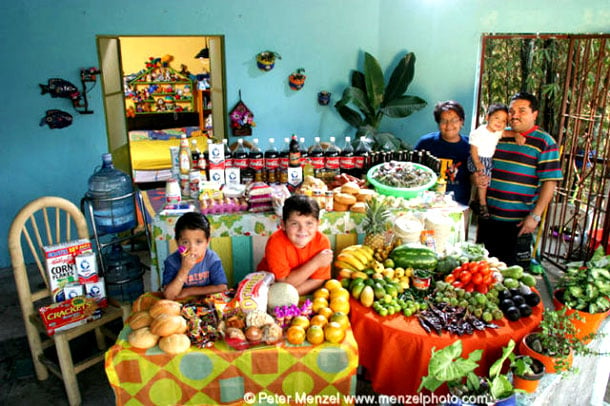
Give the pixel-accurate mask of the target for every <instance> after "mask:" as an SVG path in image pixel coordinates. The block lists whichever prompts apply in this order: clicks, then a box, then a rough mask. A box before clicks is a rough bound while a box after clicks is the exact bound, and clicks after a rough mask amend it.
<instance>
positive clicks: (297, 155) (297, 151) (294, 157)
mask: <svg viewBox="0 0 610 406" xmlns="http://www.w3.org/2000/svg"><path fill="white" fill-rule="evenodd" d="M288 166H290V167H292V168H298V167H300V166H301V148H300V147H299V139H298V138H297V136H296V135H294V134H293V135H292V139H291V140H290V146H289V149H288Z"/></svg>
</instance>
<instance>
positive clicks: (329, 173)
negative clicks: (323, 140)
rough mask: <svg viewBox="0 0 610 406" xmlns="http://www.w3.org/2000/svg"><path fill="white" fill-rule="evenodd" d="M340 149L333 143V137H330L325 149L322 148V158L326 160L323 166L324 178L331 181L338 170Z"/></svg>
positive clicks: (337, 173)
mask: <svg viewBox="0 0 610 406" xmlns="http://www.w3.org/2000/svg"><path fill="white" fill-rule="evenodd" d="M340 154H341V149H340V148H339V147H338V146H337V145H336V144H335V137H330V142H329V144H328V147H327V148H326V150H324V158H326V162H325V164H324V167H325V169H326V171H325V172H326V174H325V176H326V180H327V181H328V182H330V181H332V180H333V179H334V177H335V176H337V175H339V174H340V172H339V170H340V163H339V162H340V157H339V155H340Z"/></svg>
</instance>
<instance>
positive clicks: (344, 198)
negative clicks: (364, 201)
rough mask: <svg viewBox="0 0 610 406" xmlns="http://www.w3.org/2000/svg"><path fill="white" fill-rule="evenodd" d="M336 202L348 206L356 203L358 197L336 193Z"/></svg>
mask: <svg viewBox="0 0 610 406" xmlns="http://www.w3.org/2000/svg"><path fill="white" fill-rule="evenodd" d="M335 202H336V203H339V204H343V205H346V206H351V205H352V204H354V203H356V196H354V195H350V194H349V193H335Z"/></svg>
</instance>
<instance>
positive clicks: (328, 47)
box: [0, 0, 610, 267]
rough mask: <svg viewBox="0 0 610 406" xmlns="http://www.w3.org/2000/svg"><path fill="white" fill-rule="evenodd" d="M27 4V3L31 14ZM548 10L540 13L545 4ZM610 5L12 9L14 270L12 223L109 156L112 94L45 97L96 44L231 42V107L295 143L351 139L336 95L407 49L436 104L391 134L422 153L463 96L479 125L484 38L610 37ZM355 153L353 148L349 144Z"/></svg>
mask: <svg viewBox="0 0 610 406" xmlns="http://www.w3.org/2000/svg"><path fill="white" fill-rule="evenodd" d="M20 3H21V4H20ZM531 4H535V6H531ZM609 21H610V4H608V2H607V0H583V1H567V0H559V1H558V0H538V1H536V2H532V1H523V0H513V1H509V2H508V1H502V2H501V1H492V0H462V1H459V2H457V1H455V0H418V1H415V0H400V1H399V0H332V1H329V0H325V1H323V0H310V1H307V2H302V1H295V0H267V1H263V0H230V1H226V0H205V1H204V0H182V1H180V2H171V1H166V0H165V1H160V0H146V1H131V2H125V1H119V0H106V1H103V2H100V1H91V0H83V1H79V2H75V1H69V0H57V1H53V2H50V1H41V0H32V1H29V2H3V4H2V5H0V38H2V40H1V41H0V54H1V55H2V60H3V63H2V64H1V65H0V73H1V74H0V77H1V78H2V79H3V83H4V86H3V92H2V93H3V95H4V97H5V101H4V103H2V104H1V105H0V123H1V124H0V137H1V140H2V149H1V150H0V151H1V152H0V154H1V156H2V169H1V173H0V213H2V214H1V217H0V267H7V266H9V265H10V260H9V257H8V249H7V234H8V229H9V227H10V223H11V220H12V218H13V217H14V216H15V214H16V213H17V211H18V210H19V209H20V208H21V207H22V206H23V205H24V204H25V203H27V202H28V201H30V200H32V199H34V198H36V197H38V196H43V195H57V196H62V197H65V198H67V199H69V200H71V201H73V202H75V203H78V202H79V201H80V198H81V197H82V196H83V194H84V193H85V191H86V189H87V179H88V177H89V176H90V175H91V173H93V171H94V168H95V167H96V166H97V165H98V164H99V163H98V162H99V160H100V155H101V154H102V153H103V152H105V151H106V148H107V145H106V127H105V121H104V114H103V103H102V100H101V93H100V87H99V85H97V86H96V87H94V88H93V89H92V90H91V91H90V92H89V93H88V98H89V102H90V108H91V109H92V110H93V111H94V112H95V114H92V115H79V114H78V113H76V112H75V111H73V110H72V108H71V106H70V103H69V102H68V101H67V100H66V99H52V98H51V97H50V96H49V95H44V96H41V95H40V88H39V86H38V84H39V83H46V81H47V79H48V78H52V77H61V78H64V79H66V80H69V81H71V82H73V83H75V84H78V83H79V80H78V72H79V69H80V68H81V67H89V66H98V65H99V63H98V60H97V50H96V44H95V38H96V35H103V34H113V35H200V34H221V35H224V36H225V46H226V73H227V77H226V82H227V107H228V108H229V109H230V108H231V107H232V106H233V105H234V104H235V103H236V102H237V100H238V91H239V90H240V89H241V92H242V98H243V100H244V102H246V104H247V105H248V106H249V107H250V108H251V109H252V111H253V112H254V114H255V121H256V122H257V127H256V128H255V130H254V131H255V132H254V135H255V136H256V137H258V138H260V139H261V144H262V145H263V146H265V145H266V143H265V140H266V139H267V138H268V137H275V138H276V139H281V138H283V137H285V136H288V135H290V134H292V133H296V134H299V135H301V136H304V137H306V138H307V140H308V142H311V141H312V139H313V137H314V136H316V135H320V136H322V137H323V138H325V137H328V136H330V135H335V136H337V137H338V138H342V137H343V136H344V135H351V134H352V133H353V130H352V129H351V128H350V127H349V126H347V125H346V124H345V123H344V122H343V120H342V119H341V118H340V117H339V116H338V114H337V113H336V112H335V110H334V109H333V108H332V107H330V106H329V107H320V106H318V105H317V103H316V99H315V97H316V94H317V92H318V91H320V90H322V89H325V90H329V91H331V92H332V94H333V101H336V100H337V99H338V97H340V94H341V92H342V90H343V88H344V87H345V85H346V84H347V82H348V80H349V72H350V70H351V69H354V68H360V67H361V60H362V51H368V52H371V53H372V54H374V55H375V56H377V57H378V59H379V60H380V62H381V64H382V66H383V67H385V68H388V69H389V67H391V66H393V65H394V63H395V61H396V57H397V55H398V54H399V53H402V52H404V51H413V52H415V54H416V56H417V63H416V76H415V80H414V82H413V84H412V85H411V87H410V93H413V94H417V95H419V96H421V97H423V98H424V99H426V100H427V101H428V102H429V104H430V106H429V107H428V108H426V109H425V110H423V111H420V112H417V113H415V114H414V115H413V116H411V117H410V118H408V119H406V120H400V121H397V120H391V119H386V121H384V122H383V123H382V129H386V130H389V131H392V132H394V133H396V134H398V135H400V136H401V137H403V138H404V139H405V140H406V141H408V142H413V141H415V140H416V139H417V137H418V136H419V135H421V134H423V133H425V132H429V131H432V130H434V129H435V126H434V122H433V120H432V106H433V105H434V103H435V102H436V101H439V100H445V99H448V98H454V99H457V100H459V101H460V102H462V103H463V104H464V106H465V108H466V110H467V114H468V116H469V117H470V112H471V111H472V105H473V100H474V89H475V76H476V69H477V66H478V49H479V42H480V36H481V34H482V33H484V32H514V33H520V32H574V33H589V32H610V22H609ZM265 49H271V50H275V51H277V52H279V53H280V54H281V55H282V60H280V61H279V62H278V64H277V65H276V68H275V69H274V70H272V71H271V72H268V73H263V72H260V71H258V70H257V69H256V68H255V65H254V56H255V55H256V53H258V52H259V51H262V50H265ZM299 67H303V68H305V69H306V74H307V76H308V78H307V82H306V84H305V87H304V88H303V90H301V91H300V92H294V91H291V90H289V89H288V86H287V83H286V80H287V76H288V75H289V74H290V73H291V72H292V71H294V70H296V69H297V68H299ZM56 108H57V109H61V110H65V111H68V112H70V113H71V114H73V116H74V123H73V124H72V125H71V126H70V127H67V128H65V129H57V130H51V129H49V128H48V127H47V126H44V127H40V126H39V125H38V124H39V122H40V119H41V118H42V117H43V116H44V114H45V111H46V110H48V109H56ZM340 143H341V142H340Z"/></svg>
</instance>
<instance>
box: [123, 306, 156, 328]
mask: <svg viewBox="0 0 610 406" xmlns="http://www.w3.org/2000/svg"><path fill="white" fill-rule="evenodd" d="M152 321H153V318H152V316H151V315H150V313H148V311H147V310H141V311H139V312H135V313H132V314H131V316H129V318H128V319H127V324H129V327H131V329H132V330H137V329H139V328H142V327H148V326H150V323H152Z"/></svg>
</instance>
